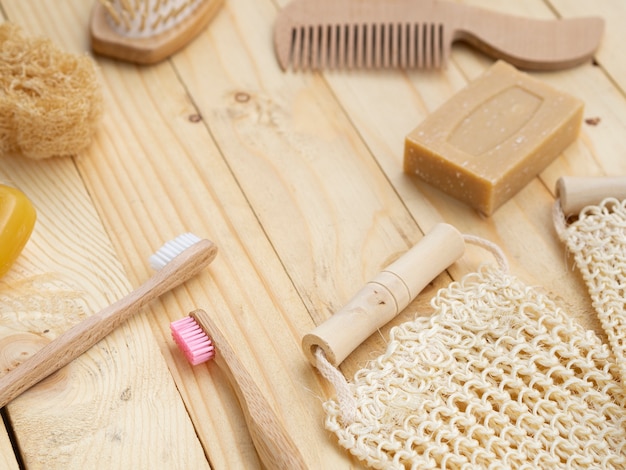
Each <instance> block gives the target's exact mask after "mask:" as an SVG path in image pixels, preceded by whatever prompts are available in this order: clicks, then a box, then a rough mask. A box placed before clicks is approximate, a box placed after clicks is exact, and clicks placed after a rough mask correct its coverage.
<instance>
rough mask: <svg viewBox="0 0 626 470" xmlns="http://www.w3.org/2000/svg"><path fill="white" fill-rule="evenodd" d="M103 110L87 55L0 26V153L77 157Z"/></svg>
mask: <svg viewBox="0 0 626 470" xmlns="http://www.w3.org/2000/svg"><path fill="white" fill-rule="evenodd" d="M102 108H103V106H102V91H101V88H100V83H99V81H98V76H97V71H96V66H95V63H94V62H93V60H92V59H91V58H90V57H89V56H87V55H77V54H71V53H67V52H63V51H61V50H59V49H58V48H57V47H56V46H55V45H54V44H53V43H52V42H51V41H50V40H49V39H44V38H33V37H27V36H26V35H25V34H24V33H23V31H22V29H21V28H20V27H19V26H16V25H13V24H10V23H3V24H1V25H0V153H2V154H5V153H19V154H22V155H24V156H26V157H30V158H35V159H41V158H47V157H52V156H68V155H75V154H77V153H79V152H81V151H83V150H84V149H85V148H86V147H87V146H88V145H89V144H90V143H91V140H92V138H93V135H94V133H95V130H96V126H97V125H98V123H99V121H100V117H101V116H102Z"/></svg>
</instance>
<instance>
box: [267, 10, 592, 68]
mask: <svg viewBox="0 0 626 470" xmlns="http://www.w3.org/2000/svg"><path fill="white" fill-rule="evenodd" d="M603 31H604V20H603V19H602V18H597V17H585V18H572V19H562V20H537V19H530V18H523V17H517V16H511V15H506V14H502V13H498V12H494V11H489V10H486V9H482V8H477V7H472V6H470V5H464V4H460V3H452V2H449V1H445V0H340V1H339V0H295V1H293V2H292V3H291V4H289V5H287V6H286V7H285V8H284V9H283V10H282V11H281V12H280V13H279V15H278V17H277V19H276V23H275V26H274V48H275V51H276V55H277V57H278V62H279V63H280V66H281V67H282V68H283V70H286V69H287V68H288V67H289V65H291V66H292V68H293V69H294V70H307V69H313V70H316V69H324V68H363V67H365V68H383V67H400V68H439V67H443V66H444V65H445V64H446V61H447V58H448V55H449V53H450V48H451V46H452V43H453V42H454V41H457V40H459V41H465V42H467V43H469V44H471V45H472V46H474V47H476V48H478V49H479V50H481V51H483V52H484V53H486V54H488V55H490V56H492V57H494V58H498V59H503V60H505V61H507V62H509V63H510V64H511V65H514V66H516V67H519V68H522V69H537V70H555V69H562V68H568V67H572V66H574V65H577V64H580V63H582V62H585V61H586V60H588V59H589V58H590V57H591V56H592V55H593V53H594V52H595V50H596V49H597V47H598V45H599V43H600V40H601V38H602V34H603Z"/></svg>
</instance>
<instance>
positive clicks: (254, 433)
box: [189, 310, 307, 470]
mask: <svg viewBox="0 0 626 470" xmlns="http://www.w3.org/2000/svg"><path fill="white" fill-rule="evenodd" d="M189 315H190V316H191V317H192V318H193V319H194V320H195V321H196V322H197V323H198V324H199V325H200V326H201V327H202V329H203V330H204V332H205V333H206V334H207V335H208V336H210V337H211V340H212V341H213V343H214V345H215V349H216V350H217V353H216V355H215V359H214V360H215V361H217V364H218V365H219V367H220V369H222V371H223V372H224V373H225V374H226V375H227V376H228V378H229V380H230V382H231V385H232V387H233V389H234V390H235V393H236V394H237V398H238V399H239V403H240V405H241V408H242V410H243V413H244V417H245V419H246V424H247V425H248V431H249V432H250V436H251V437H252V441H253V442H254V446H255V448H256V450H257V453H258V454H259V458H260V459H261V461H262V463H263V465H265V467H266V468H268V469H277V470H297V469H306V468H307V466H306V463H305V461H304V458H303V457H302V455H301V453H300V450H299V449H298V447H297V446H296V444H295V443H294V442H293V440H292V439H291V436H289V434H287V432H286V431H285V428H284V427H283V426H282V424H281V422H280V420H279V418H278V416H276V414H275V413H274V410H273V408H272V406H271V405H270V404H269V402H268V401H267V400H266V399H265V397H264V396H263V394H262V393H261V390H259V387H258V386H257V385H256V383H255V382H254V379H253V378H252V376H250V374H249V373H248V371H247V370H246V368H245V367H244V365H243V364H242V363H241V361H240V360H239V359H238V358H237V355H236V354H235V352H234V350H233V348H232V347H231V346H230V344H229V342H228V340H227V339H226V337H225V336H224V335H223V334H222V332H221V331H220V329H219V328H218V326H217V325H216V324H215V322H214V321H213V320H212V319H211V317H210V315H208V314H207V313H206V312H205V311H204V310H194V311H193V312H191V313H190V314H189Z"/></svg>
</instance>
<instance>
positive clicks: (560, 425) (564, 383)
mask: <svg viewBox="0 0 626 470" xmlns="http://www.w3.org/2000/svg"><path fill="white" fill-rule="evenodd" d="M432 306H433V308H434V314H433V315H432V316H431V317H429V318H418V319H416V320H414V321H411V322H407V323H404V324H402V325H399V326H397V327H395V328H393V329H392V331H391V332H390V340H389V344H388V347H387V349H386V352H385V353H384V354H382V355H381V356H380V357H379V358H377V359H376V360H374V361H372V362H371V363H369V364H367V366H366V367H364V368H363V369H362V370H360V371H358V372H357V373H356V375H355V377H354V380H353V381H352V382H347V381H346V382H345V385H346V387H347V388H348V390H349V392H350V393H351V394H352V395H353V397H354V403H355V406H356V409H355V410H354V413H348V414H346V413H344V410H342V404H341V403H340V402H339V401H336V400H329V401H327V402H326V403H325V404H324V409H325V411H326V415H327V418H326V427H327V429H329V430H330V431H332V432H333V433H335V434H336V436H337V438H338V440H339V444H340V445H341V446H343V447H345V448H346V449H348V450H349V451H350V452H351V453H352V454H354V455H355V456H356V457H358V458H359V459H361V460H362V461H364V462H365V463H366V464H368V465H369V466H371V467H374V468H390V469H396V468H412V469H429V468H451V469H483V468H484V469H499V468H512V469H549V468H603V469H617V468H626V406H625V405H626V395H625V394H624V389H623V388H622V387H621V385H620V381H619V371H618V368H617V366H616V362H615V358H614V357H613V354H612V351H611V349H610V348H609V347H608V346H607V345H605V344H603V343H602V342H601V340H600V339H599V338H598V337H597V335H595V334H594V333H593V332H591V331H586V330H584V329H583V328H582V327H581V326H579V325H578V324H577V323H575V322H574V321H572V320H571V319H570V318H569V317H568V316H567V314H566V313H564V312H563V311H562V310H561V309H560V308H558V307H557V306H556V305H555V304H554V303H553V302H552V301H551V300H550V299H549V298H548V297H547V296H545V295H544V294H542V293H540V292H539V291H537V290H535V289H533V288H530V287H528V286H526V285H525V284H523V283H522V282H521V281H519V280H518V279H516V278H515V277H513V276H511V275H509V274H508V273H505V272H503V271H502V270H500V269H497V268H494V267H490V266H485V267H483V268H481V269H480V270H479V271H478V272H476V273H473V274H470V275H468V276H466V277H465V278H464V279H463V280H462V281H460V282H454V283H452V284H450V286H449V287H447V288H445V289H442V290H440V291H439V292H438V293H437V295H436V296H435V297H434V298H433V300H432ZM346 416H350V418H349V419H347V418H346Z"/></svg>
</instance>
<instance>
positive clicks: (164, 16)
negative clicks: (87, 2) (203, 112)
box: [90, 0, 224, 64]
mask: <svg viewBox="0 0 626 470" xmlns="http://www.w3.org/2000/svg"><path fill="white" fill-rule="evenodd" d="M223 4H224V0H98V1H97V2H96V4H95V6H94V8H93V11H92V14H91V23H90V33H91V47H92V49H93V51H94V52H96V53H97V54H101V55H104V56H108V57H112V58H115V59H121V60H124V61H127V62H134V63H137V64H155V63H157V62H160V61H162V60H164V59H166V58H167V57H169V56H170V55H172V54H173V53H175V52H176V51H178V50H179V49H181V48H182V47H184V46H185V45H186V44H187V43H188V42H190V41H191V40H192V39H193V38H194V37H195V36H197V35H198V34H199V33H200V32H201V31H202V30H203V29H204V27H205V26H206V25H207V24H209V22H210V21H211V20H212V19H213V18H214V17H215V15H216V14H217V12H218V11H219V9H220V8H221V7H222V5H223Z"/></svg>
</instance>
